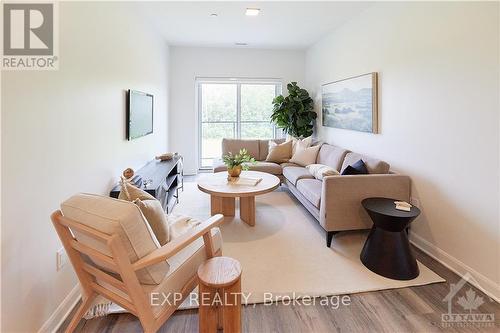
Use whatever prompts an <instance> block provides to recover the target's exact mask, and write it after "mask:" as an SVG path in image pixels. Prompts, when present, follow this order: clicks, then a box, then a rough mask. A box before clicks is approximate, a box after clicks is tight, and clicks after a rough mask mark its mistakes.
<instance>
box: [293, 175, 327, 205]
mask: <svg viewBox="0 0 500 333" xmlns="http://www.w3.org/2000/svg"><path fill="white" fill-rule="evenodd" d="M322 185H323V182H322V181H320V180H317V179H299V180H298V181H297V190H298V191H299V192H300V193H302V195H303V196H304V197H306V199H307V200H309V201H310V202H311V203H312V204H313V205H314V206H315V207H316V208H319V205H320V203H321V187H322Z"/></svg>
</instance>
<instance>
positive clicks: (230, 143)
mask: <svg viewBox="0 0 500 333" xmlns="http://www.w3.org/2000/svg"><path fill="white" fill-rule="evenodd" d="M259 145H260V143H259V140H241V139H222V155H226V154H228V153H229V152H231V153H233V155H234V154H238V153H239V152H240V149H246V150H247V151H248V154H250V156H252V157H253V158H255V159H256V160H259V158H260V154H259ZM266 156H267V155H266Z"/></svg>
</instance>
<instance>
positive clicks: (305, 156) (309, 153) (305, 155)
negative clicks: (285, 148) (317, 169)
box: [289, 145, 321, 166]
mask: <svg viewBox="0 0 500 333" xmlns="http://www.w3.org/2000/svg"><path fill="white" fill-rule="evenodd" d="M319 148H321V145H318V146H312V147H309V148H305V149H302V150H299V149H297V151H296V152H295V154H293V156H292V158H291V159H290V161H289V162H292V163H295V164H298V165H301V166H306V165H309V164H314V163H316V157H317V156H318V152H319Z"/></svg>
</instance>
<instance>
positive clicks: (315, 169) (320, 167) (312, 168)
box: [306, 164, 340, 180]
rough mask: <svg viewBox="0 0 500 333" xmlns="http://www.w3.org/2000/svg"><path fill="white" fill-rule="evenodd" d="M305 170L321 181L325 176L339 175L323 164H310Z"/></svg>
mask: <svg viewBox="0 0 500 333" xmlns="http://www.w3.org/2000/svg"><path fill="white" fill-rule="evenodd" d="M306 168H307V170H309V172H310V173H311V175H313V176H314V178H316V179H318V180H323V178H324V177H326V176H338V175H340V173H339V172H338V171H337V170H335V169H334V168H332V167H330V166H328V165H324V164H310V165H307V166H306Z"/></svg>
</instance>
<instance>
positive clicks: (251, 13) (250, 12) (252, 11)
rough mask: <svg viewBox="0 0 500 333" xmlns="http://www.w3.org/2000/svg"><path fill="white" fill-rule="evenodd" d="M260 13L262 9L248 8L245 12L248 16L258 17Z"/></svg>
mask: <svg viewBox="0 0 500 333" xmlns="http://www.w3.org/2000/svg"><path fill="white" fill-rule="evenodd" d="M259 13H260V8H247V10H246V11H245V15H246V16H257V15H259Z"/></svg>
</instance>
